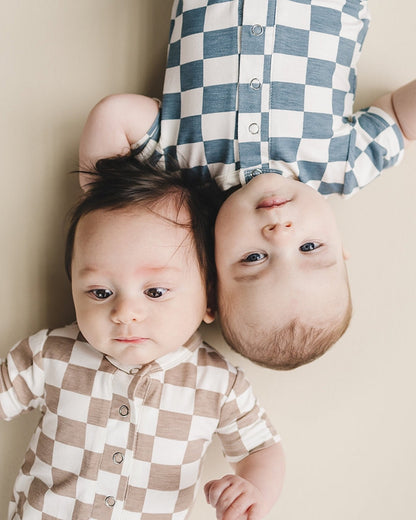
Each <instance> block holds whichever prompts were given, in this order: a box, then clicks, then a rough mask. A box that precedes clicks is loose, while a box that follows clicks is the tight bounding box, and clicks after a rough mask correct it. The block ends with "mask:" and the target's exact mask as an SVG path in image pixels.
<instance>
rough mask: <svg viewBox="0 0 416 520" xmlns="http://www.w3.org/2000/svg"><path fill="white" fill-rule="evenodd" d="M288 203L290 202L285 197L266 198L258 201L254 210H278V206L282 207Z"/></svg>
mask: <svg viewBox="0 0 416 520" xmlns="http://www.w3.org/2000/svg"><path fill="white" fill-rule="evenodd" d="M288 202H290V199H287V198H286V197H267V198H266V199H263V200H262V201H260V203H259V204H258V205H257V207H256V209H273V208H279V207H280V206H284V205H285V204H287V203H288Z"/></svg>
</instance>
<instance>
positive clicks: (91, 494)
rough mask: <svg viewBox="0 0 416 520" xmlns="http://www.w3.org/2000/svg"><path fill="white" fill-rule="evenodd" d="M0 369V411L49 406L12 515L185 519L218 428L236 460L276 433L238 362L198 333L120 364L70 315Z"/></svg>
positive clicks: (51, 519) (34, 519) (49, 519)
mask: <svg viewBox="0 0 416 520" xmlns="http://www.w3.org/2000/svg"><path fill="white" fill-rule="evenodd" d="M0 370H1V372H0V376H1V377H0V417H2V418H4V419H10V418H12V417H14V416H16V415H18V414H19V413H21V412H22V411H25V410H29V409H31V408H35V407H37V408H40V410H41V412H42V419H41V421H40V423H39V426H38V427H37V429H36V431H35V433H34V435H33V437H32V440H31V442H30V445H29V448H28V451H27V453H26V457H25V460H24V463H23V466H22V468H21V470H20V473H19V475H18V477H17V480H16V483H15V487H14V492H13V499H12V501H11V503H10V509H9V519H13V520H17V519H23V518H30V519H31V520H58V519H60V520H68V519H69V518H73V519H77V520H87V519H88V520H90V519H93V520H109V519H111V520H115V519H123V520H129V519H134V520H140V519H141V520H152V519H153V520H161V519H162V518H163V519H164V520H165V519H166V520H168V519H172V520H179V519H181V520H182V519H185V518H187V514H188V511H189V508H190V506H191V504H192V502H193V500H194V496H195V492H196V485H197V482H198V478H199V474H200V466H201V459H202V458H203V456H204V454H205V451H206V449H207V446H208V444H209V443H210V441H211V438H212V435H213V434H214V433H217V434H218V436H219V438H220V439H221V442H222V445H223V448H224V453H225V455H226V457H227V458H228V460H230V461H231V462H237V461H239V460H241V459H243V458H244V457H246V456H247V455H248V454H249V453H251V452H253V451H256V450H259V449H261V448H263V447H266V446H269V445H272V444H273V443H275V442H277V441H278V437H277V435H276V433H275V431H274V430H273V427H272V426H271V425H270V423H269V421H268V419H267V417H266V415H265V413H264V411H263V410H262V409H261V408H260V407H259V405H258V404H257V401H256V399H255V398H254V396H253V393H252V391H251V387H250V386H249V384H248V383H247V381H246V380H245V379H244V376H243V374H242V372H241V371H240V370H238V369H236V368H234V367H233V366H231V365H230V364H229V363H228V362H227V361H225V360H224V358H222V357H221V356H220V355H219V354H218V353H216V352H215V351H214V350H213V349H212V348H210V347H209V346H208V345H206V344H204V343H202V342H201V339H200V338H199V337H198V336H197V335H196V336H194V337H193V338H191V340H190V341H189V342H188V343H187V345H186V346H184V347H181V348H180V349H178V350H177V351H175V352H173V353H170V354H167V355H165V356H163V357H162V358H159V359H158V360H157V361H155V362H153V363H150V364H149V365H145V366H143V367H121V366H119V365H118V364H117V363H116V362H115V361H114V360H110V359H107V358H106V357H105V356H103V355H102V354H101V353H99V352H98V351H96V350H95V349H93V348H92V347H91V346H90V345H89V344H88V343H86V342H85V340H84V339H83V338H82V336H81V335H80V333H79V330H78V328H77V326H76V325H71V326H69V327H65V328H63V329H57V330H53V331H45V330H44V331H41V332H39V333H37V334H35V335H34V336H31V337H30V338H28V339H26V340H24V341H22V342H20V343H18V344H17V345H16V346H15V347H14V348H13V349H12V350H11V351H10V353H9V355H8V357H7V360H6V361H5V362H3V363H2V364H1V366H0Z"/></svg>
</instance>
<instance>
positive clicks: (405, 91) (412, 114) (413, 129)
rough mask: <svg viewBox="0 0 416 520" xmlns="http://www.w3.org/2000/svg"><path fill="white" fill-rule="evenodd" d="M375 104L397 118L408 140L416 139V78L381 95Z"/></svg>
mask: <svg viewBox="0 0 416 520" xmlns="http://www.w3.org/2000/svg"><path fill="white" fill-rule="evenodd" d="M373 105H374V106H377V107H379V108H382V109H383V110H384V111H385V112H387V113H388V114H390V115H391V116H392V117H393V118H394V119H395V121H396V123H397V124H398V125H399V127H400V129H401V131H402V133H403V136H404V138H405V140H406V141H413V140H415V139H416V80H414V81H411V82H410V83H407V84H406V85H404V86H403V87H400V88H399V89H397V90H395V91H394V92H391V93H390V94H386V95H385V96H382V97H380V98H379V99H377V100H376V101H375V102H374V103H373Z"/></svg>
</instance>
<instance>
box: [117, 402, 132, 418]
mask: <svg viewBox="0 0 416 520" xmlns="http://www.w3.org/2000/svg"><path fill="white" fill-rule="evenodd" d="M118 413H119V414H120V415H121V416H122V417H126V415H129V413H130V410H129V407H128V406H126V405H125V404H122V405H121V406H120V408H119V409H118Z"/></svg>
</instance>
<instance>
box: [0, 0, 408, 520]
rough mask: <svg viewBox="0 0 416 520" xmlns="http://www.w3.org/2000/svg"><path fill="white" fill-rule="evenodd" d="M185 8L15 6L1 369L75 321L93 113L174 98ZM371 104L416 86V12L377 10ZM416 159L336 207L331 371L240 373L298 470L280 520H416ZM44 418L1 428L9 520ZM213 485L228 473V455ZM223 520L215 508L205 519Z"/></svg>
mask: <svg viewBox="0 0 416 520" xmlns="http://www.w3.org/2000/svg"><path fill="white" fill-rule="evenodd" d="M170 4H171V1H170V0H122V1H118V0H36V1H35V0H0V70H1V83H0V92H1V96H0V106H1V111H0V113H1V120H0V121H1V122H0V133H1V134H0V146H1V159H0V161H1V190H0V197H1V217H2V218H1V220H0V225H1V244H2V247H1V256H0V258H1V273H2V280H1V293H0V310H1V315H2V322H3V333H2V340H1V344H0V356H3V357H4V356H5V354H6V352H7V351H8V350H9V348H10V347H11V345H12V344H13V343H14V342H15V341H17V340H18V339H20V338H23V337H25V336H26V335H28V334H30V333H33V332H35V331H37V330H39V329H40V328H44V327H53V326H58V325H61V324H64V323H67V322H69V321H71V320H72V319H73V310H72V304H71V298H70V290H69V284H68V282H67V280H66V277H65V273H64V269H63V260H62V258H63V242H64V240H63V236H64V216H65V213H66V212H67V210H68V209H69V207H70V206H71V204H72V202H73V201H74V200H75V197H76V195H77V193H78V187H77V181H76V178H75V176H71V175H69V174H68V172H69V171H70V170H72V169H74V168H76V165H77V144H78V139H79V136H80V132H81V129H82V126H83V123H84V121H85V118H86V115H87V113H88V110H89V109H90V108H91V107H92V106H93V105H94V104H95V103H96V102H97V101H98V100H99V99H100V98H101V97H103V96H105V95H106V94H109V93H113V92H138V93H144V94H148V95H155V96H158V95H160V90H161V84H162V78H163V66H164V59H165V46H166V41H167V33H168V21H169V11H170ZM370 6H371V7H372V14H373V21H372V26H371V28H370V33H369V36H368V38H367V41H366V44H365V48H364V52H363V56H362V59H361V62H360V68H359V84H358V104H360V105H365V104H367V103H369V102H370V101H371V100H372V99H374V98H375V97H376V96H378V95H381V94H383V93H385V92H387V91H388V90H391V89H394V88H396V87H398V86H399V85H401V84H403V83H405V82H407V81H410V80H411V79H413V78H414V77H416V59H415V54H414V49H415V47H416V36H415V32H414V20H415V17H416V4H415V3H414V1H413V0H401V1H400V3H399V5H398V4H393V3H392V2H391V1H390V0H373V1H370ZM415 193H416V145H415V146H412V147H411V148H410V149H409V150H408V151H407V154H406V157H405V160H404V161H403V163H402V164H401V165H400V166H398V167H396V168H395V169H393V170H390V171H388V172H386V173H385V174H384V175H383V177H382V178H380V179H378V180H377V181H375V182H374V183H372V184H371V185H370V186H368V187H367V188H366V189H364V190H363V191H362V192H360V193H359V194H358V195H356V196H355V197H353V198H352V199H350V200H348V201H341V200H338V199H334V200H332V199H331V200H332V204H333V206H334V209H335V211H336V213H337V215H338V219H339V222H340V226H341V229H342V231H343V235H344V242H345V246H346V248H347V249H348V250H349V251H350V254H351V258H350V260H349V262H348V264H349V272H350V277H351V287H352V293H353V300H354V316H353V320H352V323H351V326H350V328H349V330H348V331H347V333H346V334H345V336H344V337H343V338H342V340H341V341H340V342H339V343H338V345H337V346H336V347H334V348H333V349H332V350H331V351H330V352H329V353H328V354H327V355H326V356H324V357H323V358H322V359H320V360H318V361H316V362H315V363H313V364H311V365H308V366H305V367H302V368H300V369H297V370H296V371H293V372H284V373H279V372H273V371H270V370H267V369H263V368H260V367H257V366H255V365H253V364H251V363H250V362H248V361H246V360H244V359H241V358H238V357H237V355H235V354H233V353H232V352H231V351H229V349H228V348H227V347H226V346H225V345H224V343H223V342H222V340H221V339H220V335H219V333H218V331H217V330H216V329H215V327H213V328H212V327H211V328H206V329H204V334H205V336H206V338H207V339H208V340H209V341H210V342H211V343H212V344H213V345H214V346H217V347H218V348H219V349H220V350H221V351H222V352H224V353H225V354H226V355H228V356H229V357H230V358H231V359H232V360H233V361H234V362H236V363H238V364H239V365H241V366H243V367H244V368H245V369H246V373H247V375H248V377H249V378H250V380H251V381H252V383H253V385H254V387H255V389H256V392H257V394H258V396H259V397H260V399H261V402H262V403H263V404H264V406H265V407H266V408H267V409H268V411H269V414H270V416H271V417H272V419H273V421H274V423H275V424H276V426H277V428H278V429H279V431H280V433H281V435H282V437H283V442H284V446H285V449H286V454H287V477H286V482H285V487H284V491H283V494H282V497H281V499H280V501H279V503H278V504H277V506H276V507H275V508H274V509H273V511H272V512H271V513H270V514H269V516H268V518H269V519H279V520H305V519H308V520H334V519H336V520H391V519H392V518H395V519H400V520H408V519H409V520H411V519H414V518H416V501H415V499H414V496H415V491H414V489H415V485H416V447H415V439H416V420H415V410H416V379H415V377H414V367H415V365H416V349H415V346H416V345H415V343H416V342H415V332H414V328H415V327H414V323H415V311H416V296H415V293H416V276H415V258H416V234H415V224H416V209H415V207H416V204H415V202H416V198H415ZM38 417H39V416H38V415H37V413H33V412H32V413H31V414H28V415H26V416H24V417H20V418H18V419H16V420H14V421H13V422H11V423H1V424H0V518H1V519H3V518H4V519H5V518H6V517H7V513H6V511H7V503H8V500H9V496H10V492H11V488H12V485H13V481H14V478H15V475H16V473H17V471H18V468H19V466H20V463H21V461H22V458H23V455H24V451H25V448H26V445H27V442H28V440H29V438H30V436H31V433H32V430H33V428H34V427H35V424H36V422H37V420H38ZM211 448H212V449H210V450H209V453H208V457H207V460H206V464H205V469H204V473H203V476H202V480H203V481H206V480H207V479H208V478H213V477H215V476H219V475H221V474H223V473H225V472H228V471H229V469H228V467H227V464H226V463H225V462H223V459H222V455H221V453H220V449H219V445H218V444H217V443H215V442H214V444H213V445H212V447H211ZM191 518H192V519H195V520H208V519H214V518H215V513H214V511H213V510H212V509H211V508H209V507H208V506H206V505H205V503H204V499H203V496H202V493H201V494H200V497H199V499H198V502H197V504H196V506H195V508H194V510H193V513H192V515H191Z"/></svg>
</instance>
